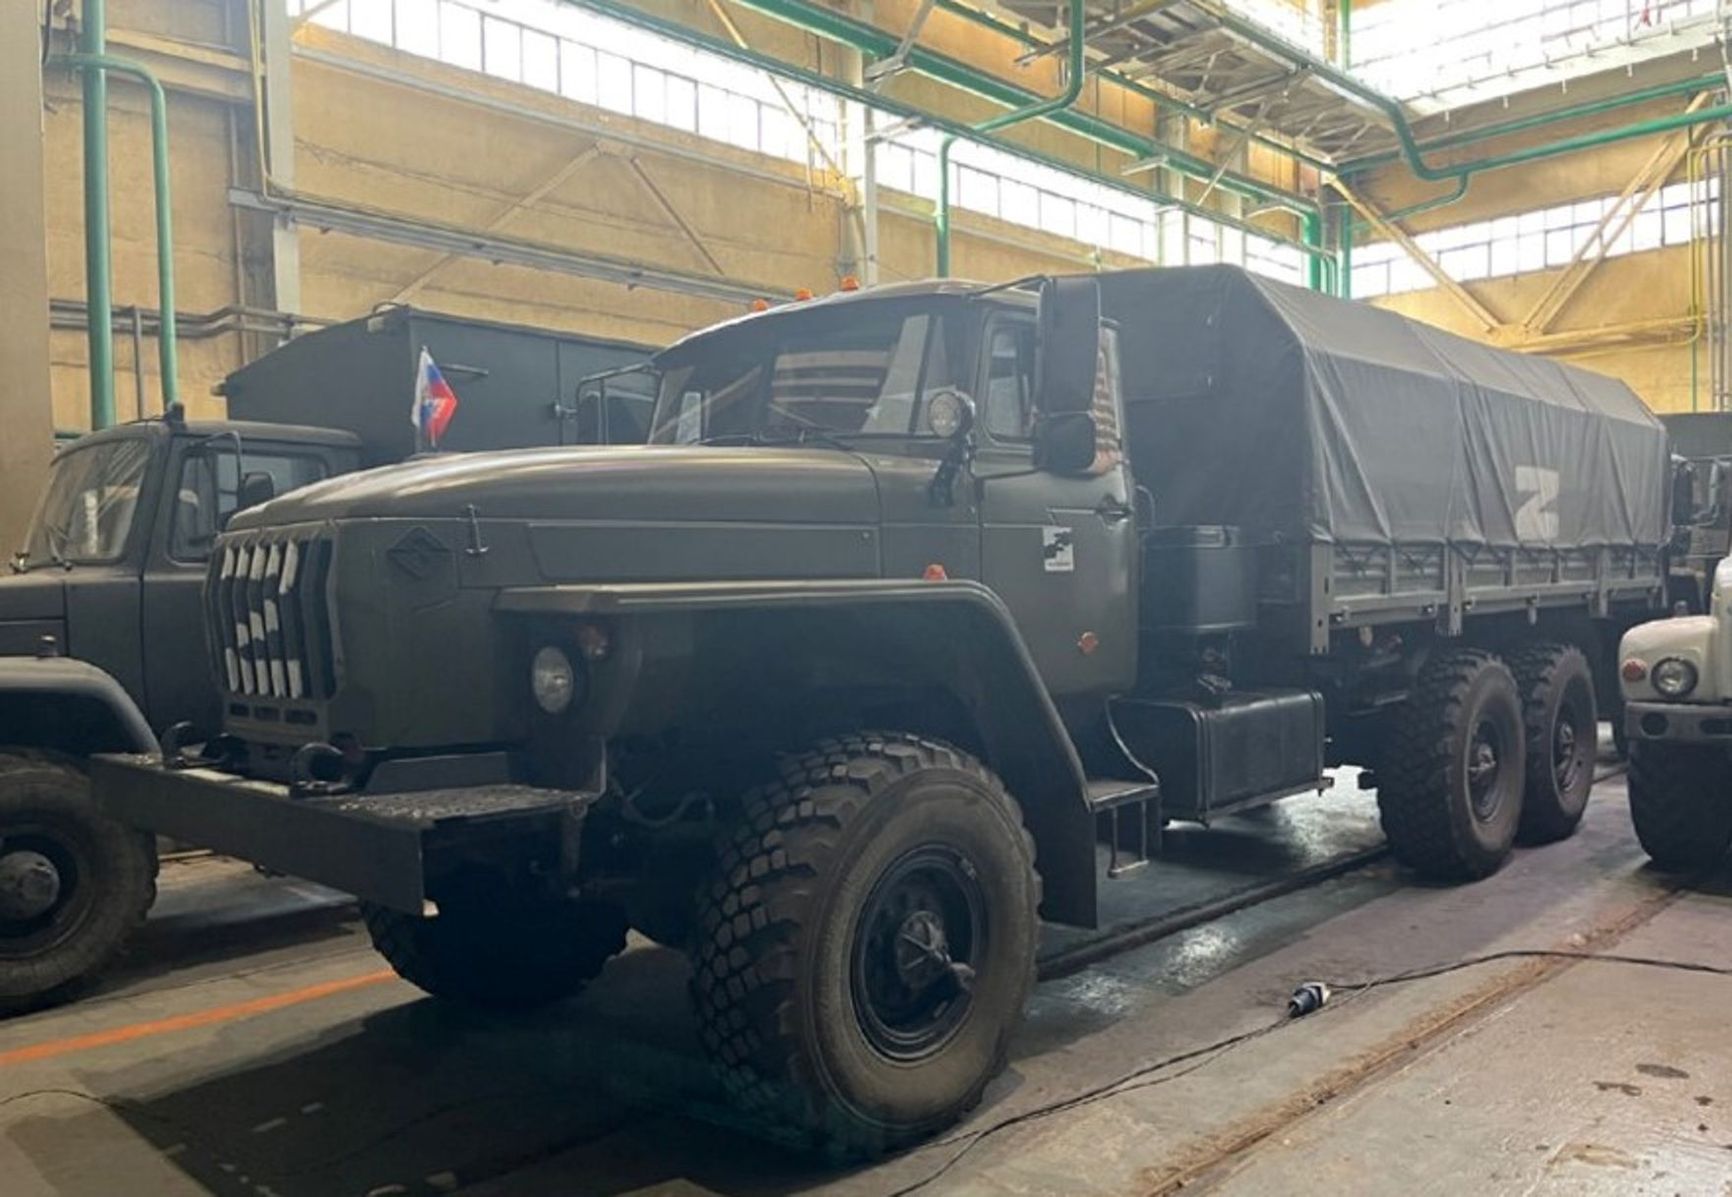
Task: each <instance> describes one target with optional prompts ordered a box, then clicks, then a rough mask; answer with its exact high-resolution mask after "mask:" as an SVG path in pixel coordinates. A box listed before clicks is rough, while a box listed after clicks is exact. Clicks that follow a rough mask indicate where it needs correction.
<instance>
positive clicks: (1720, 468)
mask: <svg viewBox="0 0 1732 1197" xmlns="http://www.w3.org/2000/svg"><path fill="white" fill-rule="evenodd" d="M1660 422H1661V423H1662V424H1664V425H1665V426H1666V433H1667V435H1668V436H1670V437H1671V440H1672V455H1673V456H1672V460H1673V462H1674V464H1675V470H1674V474H1673V491H1672V494H1673V501H1672V519H1673V523H1674V525H1675V530H1674V533H1673V541H1672V551H1671V553H1670V554H1669V562H1668V568H1669V573H1670V575H1671V576H1670V594H1671V597H1672V603H1673V608H1674V609H1675V610H1677V609H1681V610H1683V611H1684V612H1686V613H1688V614H1693V615H1703V614H1706V613H1707V611H1708V599H1709V596H1710V594H1711V593H1712V580H1713V577H1714V568H1715V567H1716V566H1717V565H1719V564H1720V560H1721V558H1723V557H1725V556H1726V555H1727V554H1728V553H1732V412H1728V411H1704V412H1694V411H1692V412H1667V413H1665V414H1663V415H1661V417H1660ZM1679 604H1682V607H1681V608H1680V607H1679Z"/></svg>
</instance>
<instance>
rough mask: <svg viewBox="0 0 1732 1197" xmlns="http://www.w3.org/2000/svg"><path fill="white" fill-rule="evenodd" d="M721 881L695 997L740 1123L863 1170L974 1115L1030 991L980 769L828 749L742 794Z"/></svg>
mask: <svg viewBox="0 0 1732 1197" xmlns="http://www.w3.org/2000/svg"><path fill="white" fill-rule="evenodd" d="M719 872H720V875H719V876H718V877H717V879H716V881H715V882H714V884H713V885H711V886H710V887H709V889H708V890H707V891H706V892H705V893H704V894H703V896H702V899H701V909H700V914H699V920H700V921H699V927H700V931H699V936H698V942H697V944H696V947H695V951H694V957H695V959H694V970H693V971H694V981H693V992H694V998H695V1000H696V1004H697V1010H698V1016H699V1020H700V1023H701V1027H702V1032H703V1039H704V1043H705V1046H706V1047H707V1048H708V1050H709V1051H710V1053H711V1055H712V1056H713V1057H714V1059H715V1061H716V1063H717V1066H718V1068H719V1069H720V1072H721V1074H722V1079H723V1082H724V1084H725V1085H726V1086H727V1088H728V1090H729V1092H730V1093H731V1094H732V1095H733V1097H734V1098H735V1100H737V1101H738V1102H740V1103H741V1105H743V1106H744V1107H745V1108H746V1110H747V1111H748V1112H749V1113H750V1114H752V1115H754V1116H755V1117H757V1118H758V1119H760V1120H761V1121H765V1122H768V1123H770V1124H771V1125H772V1126H773V1128H775V1129H777V1130H780V1131H791V1132H793V1133H794V1134H795V1135H797V1136H798V1137H799V1138H801V1139H802V1140H803V1141H804V1142H805V1143H806V1144H808V1145H811V1146H821V1147H824V1148H827V1149H829V1150H831V1151H832V1152H835V1153H837V1154H841V1155H873V1154H878V1153H881V1152H884V1151H888V1150H891V1149H894V1148H896V1147H900V1146H903V1145H905V1144H908V1143H912V1142H915V1141H917V1140H919V1139H922V1138H924V1137H926V1136H927V1135H930V1134H932V1133H933V1132H935V1131H938V1130H940V1129H942V1128H944V1127H946V1126H948V1125H950V1124H951V1123H953V1122H955V1121H956V1120H957V1119H958V1118H960V1117H961V1116H962V1115H963V1114H964V1113H966V1112H967V1111H968V1110H969V1109H971V1108H973V1106H974V1105H976V1104H977V1103H978V1102H979V1101H980V1096H981V1093H982V1092H983V1091H984V1089H985V1088H986V1084H987V1082H988V1081H989V1080H991V1079H992V1077H993V1076H994V1075H996V1074H997V1073H998V1072H999V1071H1000V1070H1001V1069H1002V1068H1003V1067H1004V1064H1005V1060H1006V1058H1007V1052H1008V1048H1009V1043H1010V1038H1011V1035H1012V1034H1013V1032H1014V1031H1015V1029H1016V1027H1017V1026H1018V1024H1019V1023H1020V1021H1021V1018H1022V1007H1023V1003H1024V1001H1025V1000H1026V999H1027V997H1028V992H1029V988H1030V986H1031V985H1032V984H1033V980H1034V958H1035V946H1036V938H1037V933H1038V922H1037V919H1038V915H1037V910H1038V907H1039V905H1040V885H1039V880H1038V878H1037V877H1036V875H1035V872H1034V852H1033V848H1032V845H1031V843H1030V840H1029V838H1028V835H1027V833H1026V832H1025V831H1024V830H1023V827H1022V822H1021V819H1020V816H1019V813H1018V810H1017V807H1016V805H1015V803H1014V802H1013V801H1012V800H1011V799H1010V797H1009V795H1008V794H1006V792H1005V790H1004V787H1003V785H1002V783H1000V782H999V780H998V778H997V777H995V776H994V775H993V774H992V773H991V772H990V771H989V770H988V769H987V768H986V767H985V766H984V765H982V764H981V763H980V762H979V761H976V760H974V759H973V758H972V757H970V756H968V755H967V754H966V753H963V752H961V751H959V750H957V749H955V748H952V747H950V746H948V745H945V744H941V743H938V742H936V741H932V740H927V739H922V738H919V737H916V736H910V735H901V734H890V735H860V736H850V737H847V738H843V739H836V740H830V741H825V742H823V743H821V744H819V745H818V746H817V747H815V748H813V749H812V750H810V751H808V752H805V753H803V754H800V755H797V756H793V757H790V758H788V759H786V760H784V761H783V762H782V766H781V770H780V776H779V778H778V780H776V781H775V782H773V783H771V784H769V785H766V786H764V787H761V788H759V789H757V790H754V791H752V792H751V793H749V794H748V795H747V796H746V798H745V800H744V803H743V807H742V810H741V813H740V816H739V819H738V822H737V823H736V824H735V826H734V827H733V828H732V830H731V832H730V833H729V834H728V835H727V837H726V838H725V841H724V844H723V848H722V855H721V859H720V869H719Z"/></svg>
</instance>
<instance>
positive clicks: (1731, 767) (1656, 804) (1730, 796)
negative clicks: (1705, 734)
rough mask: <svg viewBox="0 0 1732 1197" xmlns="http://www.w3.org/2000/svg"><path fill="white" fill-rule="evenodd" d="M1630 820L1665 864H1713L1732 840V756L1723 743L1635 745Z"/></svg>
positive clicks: (1687, 867)
mask: <svg viewBox="0 0 1732 1197" xmlns="http://www.w3.org/2000/svg"><path fill="white" fill-rule="evenodd" d="M1630 821H1631V822H1632V823H1634V824H1635V828H1636V838H1637V839H1638V840H1640V841H1641V844H1642V850H1643V851H1644V852H1646V853H1647V854H1648V855H1649V857H1650V858H1652V860H1653V861H1654V863H1655V864H1657V865H1659V866H1660V867H1661V868H1662V869H1672V870H1677V871H1680V872H1684V871H1693V870H1697V869H1708V868H1712V867H1713V866H1714V865H1716V864H1718V863H1719V861H1720V858H1721V857H1723V856H1725V855H1726V848H1727V846H1728V845H1732V760H1729V759H1728V758H1727V756H1726V751H1725V750H1724V749H1721V748H1709V747H1704V746H1702V745H1698V744H1663V743H1656V742H1654V741H1651V740H1638V741H1637V742H1636V743H1634V744H1632V745H1631V746H1630Z"/></svg>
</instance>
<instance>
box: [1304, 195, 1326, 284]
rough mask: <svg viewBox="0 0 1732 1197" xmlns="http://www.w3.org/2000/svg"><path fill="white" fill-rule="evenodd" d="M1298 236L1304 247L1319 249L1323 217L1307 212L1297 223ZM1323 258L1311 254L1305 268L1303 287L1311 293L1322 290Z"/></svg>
mask: <svg viewBox="0 0 1732 1197" xmlns="http://www.w3.org/2000/svg"><path fill="white" fill-rule="evenodd" d="M1299 235H1300V236H1301V237H1302V238H1303V239H1304V241H1305V244H1306V245H1310V246H1315V247H1318V248H1321V246H1322V244H1323V217H1322V216H1321V215H1319V214H1318V213H1316V212H1307V213H1305V215H1304V217H1303V218H1302V219H1301V220H1300V222H1299ZM1323 271H1324V257H1323V255H1322V254H1312V255H1311V259H1310V261H1309V262H1307V263H1306V266H1305V285H1306V286H1307V287H1310V288H1311V289H1312V290H1313V291H1321V290H1323V289H1324V285H1323V284H1324V276H1323Z"/></svg>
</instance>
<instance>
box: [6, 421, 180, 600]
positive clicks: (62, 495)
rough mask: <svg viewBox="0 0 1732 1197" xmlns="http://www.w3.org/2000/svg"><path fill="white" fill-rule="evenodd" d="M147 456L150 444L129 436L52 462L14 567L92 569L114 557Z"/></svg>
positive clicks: (134, 507) (128, 521) (124, 534)
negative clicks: (60, 566)
mask: <svg viewBox="0 0 1732 1197" xmlns="http://www.w3.org/2000/svg"><path fill="white" fill-rule="evenodd" d="M150 453H151V444H150V441H149V440H147V439H146V438H144V437H134V438H132V439H130V440H110V441H104V442H102V443H100V444H95V445H87V446H85V447H83V448H77V449H72V450H69V451H68V452H65V453H62V454H61V455H60V456H59V457H57V458H55V460H54V465H53V466H52V467H51V469H50V471H49V475H48V486H47V487H46V488H45V489H44V490H43V492H42V501H41V502H40V503H38V504H37V507H36V516H35V518H34V519H33V520H31V522H30V530H29V532H28V533H27V534H26V535H25V539H24V549H23V551H22V553H21V554H20V555H19V559H18V560H19V564H20V565H21V566H22V567H24V568H30V567H33V566H37V565H47V564H57V565H93V564H98V563H100V562H105V561H114V560H116V559H118V558H119V557H120V555H121V552H122V550H123V549H124V548H125V546H126V537H127V534H128V533H129V532H130V531H131V530H132V519H133V515H134V513H135V512H136V511H137V510H138V495H139V489H140V488H141V487H142V486H143V485H144V473H145V469H146V467H147V466H148V465H149V463H150Z"/></svg>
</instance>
